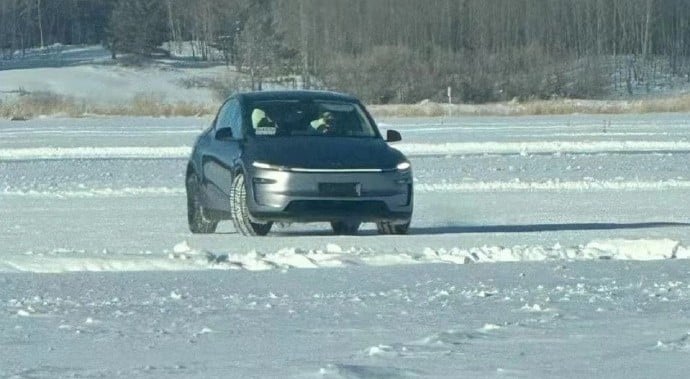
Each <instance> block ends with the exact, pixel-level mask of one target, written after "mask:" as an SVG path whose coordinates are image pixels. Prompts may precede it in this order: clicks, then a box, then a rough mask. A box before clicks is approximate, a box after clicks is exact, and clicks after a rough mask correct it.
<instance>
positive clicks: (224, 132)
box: [216, 128, 234, 141]
mask: <svg viewBox="0 0 690 379" xmlns="http://www.w3.org/2000/svg"><path fill="white" fill-rule="evenodd" d="M216 139H217V140H219V141H231V140H233V139H234V137H233V136H232V129H230V128H222V129H218V130H217V131H216Z"/></svg>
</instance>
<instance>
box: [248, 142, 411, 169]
mask: <svg viewBox="0 0 690 379" xmlns="http://www.w3.org/2000/svg"><path fill="white" fill-rule="evenodd" d="M244 158H245V162H246V163H247V164H251V163H252V162H254V161H258V162H264V163H268V164H272V165H277V166H285V167H299V168H309V169H364V168H382V169H393V168H395V166H396V165H397V164H398V163H400V162H401V161H403V160H405V157H404V156H403V154H402V153H400V152H399V151H398V150H395V149H393V148H391V147H390V146H388V144H387V143H386V142H385V141H384V140H383V139H380V138H349V137H319V136H312V137H309V136H307V137H294V136H292V137H284V138H283V137H271V138H256V139H252V140H250V141H247V143H246V145H245V149H244Z"/></svg>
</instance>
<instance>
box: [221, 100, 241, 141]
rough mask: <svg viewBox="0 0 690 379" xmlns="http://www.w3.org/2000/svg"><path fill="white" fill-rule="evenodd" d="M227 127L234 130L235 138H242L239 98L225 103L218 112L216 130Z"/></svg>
mask: <svg viewBox="0 0 690 379" xmlns="http://www.w3.org/2000/svg"><path fill="white" fill-rule="evenodd" d="M226 128H230V129H231V130H232V136H233V138H235V139H240V138H242V136H243V133H242V116H241V113H240V104H239V101H237V99H232V100H230V101H228V102H227V103H225V104H224V105H223V107H222V108H221V110H220V112H218V120H217V121H216V130H220V129H226Z"/></svg>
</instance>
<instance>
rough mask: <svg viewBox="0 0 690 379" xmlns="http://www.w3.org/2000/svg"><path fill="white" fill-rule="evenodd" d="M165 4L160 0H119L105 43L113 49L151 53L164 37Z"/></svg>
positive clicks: (165, 28)
mask: <svg viewBox="0 0 690 379" xmlns="http://www.w3.org/2000/svg"><path fill="white" fill-rule="evenodd" d="M165 12H166V8H165V7H164V4H163V3H162V1H161V0H118V2H117V4H116V5H115V8H114V9H113V12H112V14H111V16H110V23H109V28H108V45H109V46H108V47H109V49H110V50H111V52H112V53H113V58H115V56H116V53H133V54H138V55H151V53H153V52H155V51H157V50H160V49H159V46H160V45H161V44H162V43H163V42H164V41H165V40H166V38H167V33H168V25H167V24H166V20H167V19H166V13H165Z"/></svg>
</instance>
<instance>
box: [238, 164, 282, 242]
mask: <svg viewBox="0 0 690 379" xmlns="http://www.w3.org/2000/svg"><path fill="white" fill-rule="evenodd" d="M230 201H231V204H230V212H231V214H232V222H233V223H234V224H235V230H237V232H239V233H241V234H243V235H245V236H265V235H266V234H268V232H269V231H270V230H271V226H273V223H272V222H267V223H265V224H259V223H255V222H252V221H251V220H250V219H249V209H247V188H246V186H245V184H244V175H243V174H237V175H236V176H235V178H234V179H233V180H232V190H231V191H230Z"/></svg>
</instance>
